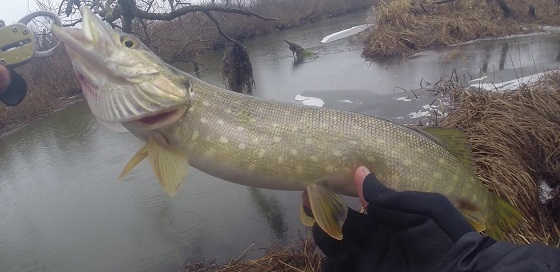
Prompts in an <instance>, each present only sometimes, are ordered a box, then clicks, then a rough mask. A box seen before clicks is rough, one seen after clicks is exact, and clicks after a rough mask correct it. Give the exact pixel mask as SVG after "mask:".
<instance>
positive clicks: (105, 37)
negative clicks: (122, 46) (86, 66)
mask: <svg viewBox="0 0 560 272" xmlns="http://www.w3.org/2000/svg"><path fill="white" fill-rule="evenodd" d="M80 13H81V15H82V29H77V28H69V27H65V28H63V27H61V26H58V25H54V24H53V25H52V31H53V32H54V34H55V35H56V36H57V38H59V39H60V40H61V41H62V42H63V43H64V45H65V46H66V47H67V48H68V49H70V50H69V51H70V52H69V53H70V55H71V56H70V57H72V58H74V57H76V56H79V57H81V58H84V57H85V58H87V59H88V60H89V61H95V60H100V59H102V57H103V56H108V55H110V52H111V51H112V50H114V49H115V48H116V47H117V44H116V41H115V39H114V34H113V33H114V30H112V29H108V26H106V25H105V24H104V23H103V22H102V21H101V19H99V18H98V17H97V16H95V14H93V12H92V11H91V10H89V9H88V8H86V7H85V6H82V7H80Z"/></svg>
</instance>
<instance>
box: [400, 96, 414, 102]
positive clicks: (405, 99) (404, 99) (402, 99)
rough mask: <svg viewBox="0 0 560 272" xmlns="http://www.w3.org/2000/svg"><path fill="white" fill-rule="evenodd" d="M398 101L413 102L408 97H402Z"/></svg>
mask: <svg viewBox="0 0 560 272" xmlns="http://www.w3.org/2000/svg"><path fill="white" fill-rule="evenodd" d="M397 100H398V101H405V102H410V101H412V99H410V98H408V97H406V96H401V97H398V98H397Z"/></svg>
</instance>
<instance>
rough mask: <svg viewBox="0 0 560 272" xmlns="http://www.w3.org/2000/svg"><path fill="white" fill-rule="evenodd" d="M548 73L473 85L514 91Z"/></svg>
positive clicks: (485, 88) (489, 89)
mask: <svg viewBox="0 0 560 272" xmlns="http://www.w3.org/2000/svg"><path fill="white" fill-rule="evenodd" d="M546 74H547V73H538V74H533V75H529V76H524V77H520V78H516V79H513V80H508V81H504V82H496V83H475V84H471V87H475V88H480V89H483V90H487V91H513V90H517V89H519V88H520V87H521V86H523V85H526V84H530V83H534V82H536V81H538V80H539V79H540V78H541V77H542V76H544V75H546Z"/></svg>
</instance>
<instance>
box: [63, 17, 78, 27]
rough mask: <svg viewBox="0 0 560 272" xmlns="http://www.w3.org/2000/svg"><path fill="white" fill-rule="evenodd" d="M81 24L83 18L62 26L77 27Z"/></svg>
mask: <svg viewBox="0 0 560 272" xmlns="http://www.w3.org/2000/svg"><path fill="white" fill-rule="evenodd" d="M80 22H82V18H80V19H78V20H75V21H73V22H71V23H66V24H62V26H63V27H69V26H75V25H77V24H79V23H80Z"/></svg>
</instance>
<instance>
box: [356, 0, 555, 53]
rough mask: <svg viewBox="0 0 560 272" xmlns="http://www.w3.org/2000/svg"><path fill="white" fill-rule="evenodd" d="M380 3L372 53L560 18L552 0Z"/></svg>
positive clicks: (518, 30) (534, 27)
mask: <svg viewBox="0 0 560 272" xmlns="http://www.w3.org/2000/svg"><path fill="white" fill-rule="evenodd" d="M374 9H375V12H376V14H377V18H376V25H375V27H374V29H373V30H372V31H371V33H370V35H369V37H368V39H367V42H366V44H365V48H364V51H363V55H364V56H365V57H368V58H370V59H379V58H386V57H393V56H410V55H412V54H414V53H416V52H418V51H421V50H424V49H433V48H438V47H445V46H450V45H453V44H457V43H461V42H466V41H470V40H475V39H480V38H488V37H500V36H507V35H512V34H522V33H528V32H534V31H538V30H539V26H542V25H559V24H560V16H559V14H560V6H559V4H558V3H557V2H556V1H546V0H535V1H518V0H494V1H478V0H451V1H424V0H389V1H380V2H379V4H378V5H377V6H376V7H375V8H374Z"/></svg>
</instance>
